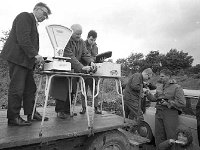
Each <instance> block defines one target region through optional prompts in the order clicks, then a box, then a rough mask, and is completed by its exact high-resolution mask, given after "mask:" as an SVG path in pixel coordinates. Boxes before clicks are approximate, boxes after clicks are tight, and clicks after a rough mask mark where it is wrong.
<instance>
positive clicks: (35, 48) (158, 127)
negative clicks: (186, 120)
mask: <svg viewBox="0 0 200 150" xmlns="http://www.w3.org/2000/svg"><path fill="white" fill-rule="evenodd" d="M50 14H51V10H50V8H49V7H48V6H47V5H46V4H45V3H41V2H40V3H37V4H36V5H35V7H34V9H33V12H32V13H28V12H22V13H20V14H19V15H17V17H16V18H15V19H14V21H13V25H12V29H11V31H10V34H9V37H8V39H7V41H6V43H5V45H4V47H3V50H2V52H1V56H2V58H4V59H5V60H7V62H8V67H9V76H10V84H9V90H8V110H7V118H8V125H9V126H29V125H31V123H32V121H33V120H32V118H31V114H32V111H33V105H34V100H35V92H36V84H35V81H34V78H33V71H34V68H35V65H36V64H42V63H44V59H43V57H42V56H41V55H39V53H38V52H39V34H38V30H37V26H38V24H39V23H40V22H43V21H44V20H45V19H48V16H49V15H50ZM71 29H72V30H73V34H72V36H71V38H70V40H69V42H68V43H67V45H66V47H65V49H64V54H63V57H70V58H71V60H70V62H71V66H72V68H73V69H74V72H76V73H80V72H81V73H88V72H90V71H91V69H92V68H95V58H96V55H97V54H98V47H97V45H96V42H95V41H96V38H97V33H96V31H94V30H91V31H90V32H89V33H88V36H87V39H86V41H83V39H82V38H81V34H82V27H81V25H79V24H73V25H72V26H71ZM152 75H153V71H152V69H151V68H147V69H145V70H144V71H143V72H142V73H135V74H133V75H132V77H131V78H130V80H129V81H128V84H127V85H126V87H125V90H124V107H125V116H126V117H127V118H130V119H133V120H136V121H137V122H141V121H143V120H144V118H143V113H142V110H141V107H140V105H141V101H142V98H143V97H144V96H147V97H148V99H149V100H151V101H156V102H157V104H156V115H155V142H156V146H157V148H159V149H170V148H171V149H179V148H177V146H176V143H178V142H179V143H178V145H181V146H180V147H181V148H183V149H184V148H186V147H189V146H190V147H191V143H192V136H191V133H190V132H189V131H188V130H187V129H184V130H183V129H180V128H178V127H177V125H178V124H177V123H178V115H179V114H181V113H182V108H183V107H184V106H185V98H184V93H183V89H182V88H181V86H180V85H178V84H177V83H176V81H175V80H173V79H171V72H170V71H169V70H168V69H163V70H161V71H160V79H159V83H160V84H159V86H157V89H156V94H155V95H152V94H151V93H150V92H149V90H148V89H145V88H144V82H148V81H149V80H150V79H151V77H152ZM73 82H74V83H75V84H73V85H76V83H77V82H78V81H77V79H74V81H73ZM85 82H86V87H88V86H89V87H90V89H92V88H93V87H92V86H93V83H92V80H91V79H90V78H87V79H85ZM67 83H68V80H67V78H65V77H54V78H53V80H52V84H51V89H50V95H51V96H52V97H53V98H55V99H56V107H55V111H56V112H57V117H59V118H61V119H66V118H68V117H69V115H70V106H69V93H68V92H66V91H68V90H67V89H68V84H67ZM74 88H75V89H74ZM74 88H73V89H74V90H76V87H74ZM22 103H23V108H24V115H27V120H24V119H22V118H21V117H20V110H21V107H22ZM94 107H95V113H96V114H100V113H101V112H100V111H99V110H98V98H97V99H95V104H94ZM85 112H86V104H85V100H84V97H82V110H81V112H80V114H85ZM33 119H34V120H38V121H41V120H42V116H41V115H40V114H39V113H38V112H37V111H35V114H34V116H33ZM47 120H48V118H47V117H45V121H47ZM176 130H177V132H175V131H176ZM177 141H178V142H177ZM183 143H184V144H183ZM186 143H187V144H186ZM181 148H180V149H181Z"/></svg>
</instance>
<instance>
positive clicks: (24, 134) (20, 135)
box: [0, 107, 126, 149]
mask: <svg viewBox="0 0 200 150" xmlns="http://www.w3.org/2000/svg"><path fill="white" fill-rule="evenodd" d="M80 109H81V108H80V107H77V109H76V110H75V112H77V114H78V115H77V116H74V117H70V118H69V119H66V120H62V119H60V118H57V117H56V113H55V111H54V107H48V108H47V110H46V112H47V117H49V121H47V122H45V123H44V127H43V128H42V131H43V132H42V133H43V136H42V138H40V137H39V132H40V130H41V126H40V123H41V122H33V123H32V125H31V126H25V127H17V126H7V118H6V111H5V110H4V111H0V149H1V148H8V147H14V146H21V145H27V144H35V143H41V142H47V141H50V140H57V139H63V138H71V137H75V136H81V135H89V134H90V133H91V132H90V130H89V129H88V127H87V118H86V115H80V114H79V113H78V112H79V110H80ZM37 110H38V111H39V112H40V113H41V112H42V109H41V108H37ZM22 117H23V118H24V119H25V116H23V115H22ZM125 125H126V124H124V119H123V118H122V117H120V116H117V115H114V114H109V113H106V112H103V114H102V115H97V114H95V118H94V130H93V131H94V133H96V132H101V131H107V130H112V129H116V128H119V127H122V126H125Z"/></svg>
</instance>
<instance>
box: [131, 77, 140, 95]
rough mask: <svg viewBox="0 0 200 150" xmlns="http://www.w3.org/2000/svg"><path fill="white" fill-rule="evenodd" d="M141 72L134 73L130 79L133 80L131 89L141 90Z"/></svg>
mask: <svg viewBox="0 0 200 150" xmlns="http://www.w3.org/2000/svg"><path fill="white" fill-rule="evenodd" d="M139 75H140V74H134V75H133V77H132V79H131V80H130V82H131V84H130V85H131V89H132V90H133V91H137V92H139V91H140V90H141V80H142V79H141V78H140V76H139Z"/></svg>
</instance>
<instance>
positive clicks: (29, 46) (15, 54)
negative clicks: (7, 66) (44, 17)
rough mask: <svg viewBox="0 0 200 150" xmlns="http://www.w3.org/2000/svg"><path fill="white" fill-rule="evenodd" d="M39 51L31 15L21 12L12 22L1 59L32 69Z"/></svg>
mask: <svg viewBox="0 0 200 150" xmlns="http://www.w3.org/2000/svg"><path fill="white" fill-rule="evenodd" d="M38 51H39V35H38V31H37V26H36V20H35V17H34V15H33V13H28V12H22V13H20V14H19V15H17V17H16V18H15V19H14V21H13V25H12V29H11V31H10V34H9V37H8V39H7V41H6V43H5V45H4V47H3V50H2V52H1V55H2V58H4V59H5V60H7V61H10V62H12V63H15V64H17V65H20V66H24V67H26V68H29V69H33V66H34V64H35V56H36V55H38Z"/></svg>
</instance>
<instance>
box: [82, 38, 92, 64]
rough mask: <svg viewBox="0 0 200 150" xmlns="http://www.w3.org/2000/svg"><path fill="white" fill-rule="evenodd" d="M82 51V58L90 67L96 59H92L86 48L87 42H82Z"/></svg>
mask: <svg viewBox="0 0 200 150" xmlns="http://www.w3.org/2000/svg"><path fill="white" fill-rule="evenodd" d="M81 50H82V56H81V58H82V59H83V60H84V61H85V62H86V63H87V64H88V65H90V64H91V62H94V59H93V58H92V57H91V54H90V53H89V51H88V50H87V48H86V45H85V42H84V41H81Z"/></svg>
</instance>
